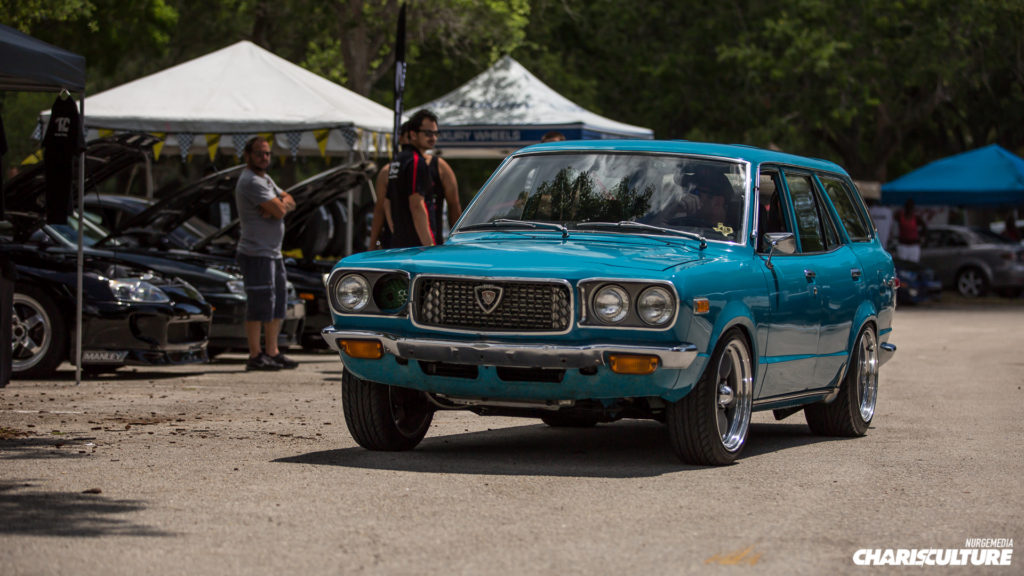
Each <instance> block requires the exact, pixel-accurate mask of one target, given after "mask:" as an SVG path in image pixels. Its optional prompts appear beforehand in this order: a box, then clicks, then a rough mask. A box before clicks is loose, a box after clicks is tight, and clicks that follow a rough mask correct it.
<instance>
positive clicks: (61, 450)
mask: <svg viewBox="0 0 1024 576" xmlns="http://www.w3.org/2000/svg"><path fill="white" fill-rule="evenodd" d="M93 440H95V438H86V437H81V436H76V437H72V438H68V437H63V436H44V437H39V436H34V437H15V438H5V439H0V461H3V460H28V459H39V460H43V459H52V460H57V459H66V458H85V457H87V456H88V454H84V453H81V452H79V451H82V452H85V450H86V449H87V448H88V447H87V446H86V444H87V443H90V442H92V441H93ZM2 485H3V484H0V486H2ZM0 518H3V517H2V516H0Z"/></svg>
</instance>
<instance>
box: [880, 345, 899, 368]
mask: <svg viewBox="0 0 1024 576" xmlns="http://www.w3.org/2000/svg"><path fill="white" fill-rule="evenodd" d="M895 354H896V345H895V344H890V343H888V342H882V343H881V344H879V345H878V365H879V366H881V365H882V364H885V363H886V362H888V361H889V360H891V359H892V357H893V356H894V355H895Z"/></svg>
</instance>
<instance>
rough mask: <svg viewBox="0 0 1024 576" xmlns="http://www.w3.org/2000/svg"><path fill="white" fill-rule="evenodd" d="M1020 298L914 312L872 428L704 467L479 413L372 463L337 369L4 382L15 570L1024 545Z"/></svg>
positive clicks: (752, 451)
mask: <svg viewBox="0 0 1024 576" xmlns="http://www.w3.org/2000/svg"><path fill="white" fill-rule="evenodd" d="M1019 302H1020V301H1000V300H992V301H988V302H986V303H983V304H974V303H971V304H964V303H961V302H959V301H952V302H951V301H947V302H945V303H943V304H941V305H934V306H929V307H923V308H907V309H901V310H899V311H898V313H897V319H896V326H895V334H894V337H893V339H892V341H893V342H894V343H895V344H896V345H897V346H898V347H899V351H898V353H897V354H896V356H895V358H894V359H893V360H892V361H891V362H890V363H889V364H887V365H886V366H885V367H884V368H883V373H882V379H881V388H880V394H879V402H878V411H877V413H876V416H875V420H874V423H873V426H872V428H871V430H870V431H869V432H868V435H867V436H866V437H864V438H859V439H824V438H819V437H815V436H811V435H810V432H809V430H808V428H807V426H806V425H805V424H804V421H803V418H802V416H801V415H796V416H793V417H791V418H789V419H787V420H784V421H782V422H777V423H776V422H775V421H774V420H773V418H772V417H771V415H770V414H766V413H759V414H755V424H754V426H753V429H752V433H751V438H750V441H749V444H748V446H747V449H746V451H745V454H744V456H743V457H742V458H741V459H740V460H739V462H738V463H737V464H735V465H733V466H729V467H724V468H694V467H687V466H683V465H681V464H680V463H679V462H678V461H677V460H676V459H675V457H674V455H673V454H672V451H671V449H670V448H669V446H668V443H667V436H666V433H665V430H664V429H663V427H662V426H661V425H659V424H657V423H653V422H641V421H623V422H618V423H615V424H610V425H601V426H598V427H597V428H595V429H589V430H587V429H584V430H568V429H557V430H556V429H551V428H548V427H546V426H544V425H543V424H541V423H540V422H539V421H534V420H516V419H509V418H481V417H478V416H475V415H473V414H471V413H465V412H444V413H439V414H438V415H437V417H436V418H435V420H434V425H433V427H432V428H431V431H430V433H429V434H428V436H427V438H426V440H425V441H424V442H423V443H422V444H421V445H420V447H419V448H418V449H417V450H415V451H413V452H408V453H372V452H367V451H364V450H362V449H360V448H358V447H357V446H356V445H355V444H354V442H353V441H352V439H351V438H350V437H349V435H348V431H347V429H346V427H345V423H344V420H343V418H342V415H341V406H340V393H339V387H340V370H341V364H340V362H339V361H338V358H337V357H336V356H334V355H331V354H328V353H324V354H297V355H295V356H296V358H297V359H299V360H301V363H302V364H301V366H300V368H299V369H298V370H294V371H288V372H280V373H246V372H245V371H244V364H243V357H242V356H241V355H230V354H229V355H226V356H224V357H223V358H221V359H219V360H218V361H217V362H215V363H213V364H210V365H200V366H188V367H177V368H166V369H138V368H136V369H132V368H129V369H124V370H122V371H120V372H118V373H117V374H116V375H113V376H111V377H110V378H108V379H103V380H89V381H86V382H83V384H82V385H81V386H75V385H74V372H73V370H71V368H70V367H69V366H65V367H64V369H63V370H62V371H61V372H60V374H59V378H58V379H57V380H53V381H14V382H12V383H11V384H10V385H9V386H8V387H7V388H5V389H2V390H0V461H2V468H0V515H2V521H0V567H2V568H0V573H3V574H11V575H13V574H76V575H81V574H104V575H107V574H132V575H135V574H172V573H173V574H218V575H220V574H610V573H630V574H632V573H635V574H694V573H702V574H736V573H771V574H822V573H827V572H831V573H854V572H856V573H867V572H886V571H893V570H894V569H893V568H886V567H874V568H864V567H860V566H856V565H855V564H854V563H853V561H852V558H853V557H854V555H855V553H856V552H857V551H858V550H860V549H865V548H868V549H923V548H939V549H961V548H965V547H970V546H968V545H967V544H966V541H967V539H971V538H1005V539H1014V540H1019V539H1020V537H1024V532H1022V527H1024V523H1022V521H1021V518H1024V487H1022V486H1024V484H1022V482H1021V480H1020V479H1021V478H1022V477H1024V458H1022V456H1021V448H1020V444H1021V439H1022V438H1024V419H1022V418H1020V414H1021V413H1022V408H1024V391H1022V390H1021V386H1022V383H1024V376H1022V373H1024V370H1022V369H1024V355H1022V354H1021V351H1020V350H1021V344H1020V342H1019V341H1018V338H1019V335H1020V330H1021V329H1020V327H1021V326H1022V325H1024V306H1022V305H1021V304H1020V303H1019ZM1010 547H1012V545H1011V546H1010ZM1022 562H1024V559H1021V558H1017V557H1013V564H1012V566H1011V567H977V566H966V567H959V568H950V567H942V568H940V567H931V568H921V569H918V570H925V571H926V572H929V573H930V572H936V571H938V572H942V573H971V574H975V573H979V572H986V571H987V572H990V573H998V574H1011V573H1020V568H1019V567H1020V565H1021V563H1022ZM895 570H899V569H895ZM903 570H904V571H906V569H903Z"/></svg>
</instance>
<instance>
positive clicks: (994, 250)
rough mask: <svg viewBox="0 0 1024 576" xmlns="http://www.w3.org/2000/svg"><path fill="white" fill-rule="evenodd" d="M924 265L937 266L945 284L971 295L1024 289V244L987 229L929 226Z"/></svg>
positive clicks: (1012, 293) (1016, 293) (923, 249)
mask: <svg viewBox="0 0 1024 576" xmlns="http://www.w3.org/2000/svg"><path fill="white" fill-rule="evenodd" d="M921 264H923V265H924V266H927V267H929V268H932V269H934V270H935V274H936V276H937V277H938V279H939V280H940V281H942V285H943V286H945V287H946V288H952V289H956V291H957V292H959V293H960V294H961V295H963V296H966V297H968V298H976V297H979V296H985V295H986V294H988V293H989V291H990V290H995V291H996V292H997V293H1000V294H1002V295H1005V296H1012V297H1016V296H1019V295H1020V293H1021V290H1022V289H1024V246H1021V245H1020V244H1019V243H1017V242H1013V241H1011V240H1007V239H1006V238H1003V237H1002V236H999V235H998V234H996V233H994V232H991V231H990V230H986V229H984V228H971V227H968V226H931V227H929V228H928V231H927V232H926V233H925V236H924V244H923V245H922V246H921Z"/></svg>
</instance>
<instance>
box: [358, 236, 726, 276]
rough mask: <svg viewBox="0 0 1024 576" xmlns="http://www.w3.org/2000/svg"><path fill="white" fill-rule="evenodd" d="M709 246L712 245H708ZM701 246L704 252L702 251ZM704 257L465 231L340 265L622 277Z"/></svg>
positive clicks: (609, 240)
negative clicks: (442, 241) (433, 242)
mask: <svg viewBox="0 0 1024 576" xmlns="http://www.w3.org/2000/svg"><path fill="white" fill-rule="evenodd" d="M709 249H710V250H713V249H714V248H709ZM706 251H707V250H705V251H704V252H706ZM705 257H706V254H703V253H702V251H701V250H699V249H698V248H697V246H696V243H695V242H693V241H689V240H677V239H663V238H660V237H651V236H627V235H621V234H620V235H606V234H591V233H587V234H583V233H577V232H574V233H572V234H571V235H570V237H569V238H568V239H566V240H562V238H561V236H560V235H558V234H512V233H486V234H464V235H460V236H457V237H456V239H453V240H452V241H450V242H448V243H446V244H442V245H441V246H435V247H433V248H405V249H400V250H387V251H373V252H361V253H359V254H354V255H352V256H349V257H348V258H345V259H344V260H342V261H341V263H340V264H339V266H345V267H353V268H358V267H368V268H400V269H403V270H407V271H409V272H411V273H417V274H422V273H432V274H464V275H467V276H486V275H490V274H494V273H495V272H499V271H500V273H501V275H508V276H519V277H524V278H533V277H567V272H569V271H572V272H573V276H574V277H578V278H586V277H590V276H622V275H630V274H643V273H645V272H661V271H665V270H668V269H671V268H674V267H676V266H680V265H683V264H687V263H690V262H695V261H698V260H702V259H704V258H705Z"/></svg>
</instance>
